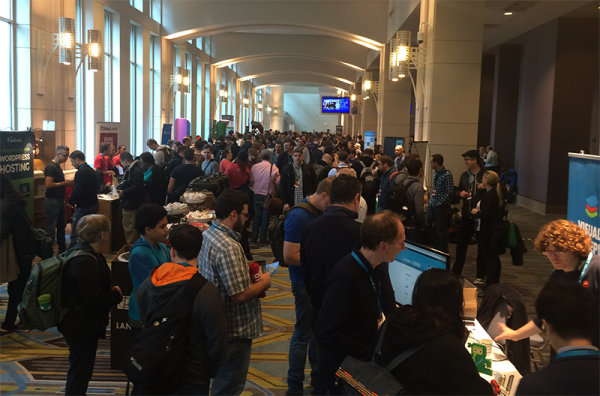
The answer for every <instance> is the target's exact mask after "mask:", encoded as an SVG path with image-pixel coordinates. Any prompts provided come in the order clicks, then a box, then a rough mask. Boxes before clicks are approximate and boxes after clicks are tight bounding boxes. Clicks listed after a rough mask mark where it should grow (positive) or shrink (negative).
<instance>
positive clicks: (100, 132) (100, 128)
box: [92, 122, 123, 158]
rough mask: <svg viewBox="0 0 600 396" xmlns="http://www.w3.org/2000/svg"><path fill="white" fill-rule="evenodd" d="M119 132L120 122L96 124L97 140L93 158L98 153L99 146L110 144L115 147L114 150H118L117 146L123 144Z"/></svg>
mask: <svg viewBox="0 0 600 396" xmlns="http://www.w3.org/2000/svg"><path fill="white" fill-rule="evenodd" d="M120 132H121V123H120V122H97V123H96V136H97V138H96V139H98V140H97V142H96V151H95V152H94V156H95V155H96V154H98V152H99V151H100V145H101V144H108V145H109V146H110V145H111V144H112V145H113V146H115V149H116V148H118V145H119V144H123V143H122V142H123V137H122V136H120ZM92 158H93V157H92Z"/></svg>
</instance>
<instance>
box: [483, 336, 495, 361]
mask: <svg viewBox="0 0 600 396" xmlns="http://www.w3.org/2000/svg"><path fill="white" fill-rule="evenodd" d="M481 344H482V345H483V346H484V347H485V351H486V352H485V357H486V358H489V357H490V356H492V345H494V342H493V341H492V340H481Z"/></svg>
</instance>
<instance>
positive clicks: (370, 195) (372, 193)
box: [360, 161, 381, 215]
mask: <svg viewBox="0 0 600 396" xmlns="http://www.w3.org/2000/svg"><path fill="white" fill-rule="evenodd" d="M376 167H377V162H375V161H373V162H372V163H371V165H370V166H365V167H364V168H363V170H362V172H361V173H360V182H361V183H362V185H363V187H362V194H361V195H362V197H363V198H364V199H365V201H366V202H367V214H369V215H372V214H375V211H376V208H377V191H378V190H379V183H380V182H381V181H380V179H379V178H378V177H377V170H376V169H375V168H376Z"/></svg>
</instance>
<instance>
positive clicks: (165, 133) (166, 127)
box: [160, 124, 173, 144]
mask: <svg viewBox="0 0 600 396" xmlns="http://www.w3.org/2000/svg"><path fill="white" fill-rule="evenodd" d="M172 128H173V124H163V127H162V133H161V134H160V136H161V138H160V140H161V142H160V144H167V143H168V142H169V140H170V139H171V130H172Z"/></svg>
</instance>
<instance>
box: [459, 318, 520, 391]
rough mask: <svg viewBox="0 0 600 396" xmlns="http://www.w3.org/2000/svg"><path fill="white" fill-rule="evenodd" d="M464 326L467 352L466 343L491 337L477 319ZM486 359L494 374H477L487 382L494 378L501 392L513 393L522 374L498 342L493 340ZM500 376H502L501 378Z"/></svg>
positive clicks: (477, 341)
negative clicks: (489, 362)
mask: <svg viewBox="0 0 600 396" xmlns="http://www.w3.org/2000/svg"><path fill="white" fill-rule="evenodd" d="M466 326H467V329H468V330H469V338H468V339H467V342H466V344H465V347H467V350H468V351H469V353H470V351H471V348H470V347H468V346H467V344H469V343H473V342H476V343H481V342H480V341H481V340H483V339H492V338H491V337H490V336H489V334H488V333H487V331H485V329H484V328H483V327H482V326H481V324H480V323H479V321H478V320H477V319H475V322H474V324H473V323H470V324H466ZM492 341H493V340H492ZM488 359H490V360H491V361H492V370H493V371H494V375H492V376H489V375H486V374H482V373H479V375H480V376H481V377H482V378H483V379H485V380H486V381H488V382H490V381H491V380H493V379H495V380H496V382H498V384H500V385H501V394H503V395H514V394H515V392H516V390H517V387H518V386H519V382H520V381H521V378H523V376H522V375H521V374H520V373H519V371H518V370H517V369H516V368H515V366H514V365H513V364H512V363H511V361H510V360H508V359H507V358H506V355H505V354H504V353H503V352H502V349H500V348H499V347H498V344H496V342H494V341H493V345H492V354H491V356H490V357H489V358H488ZM502 376H504V379H503V380H502Z"/></svg>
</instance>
